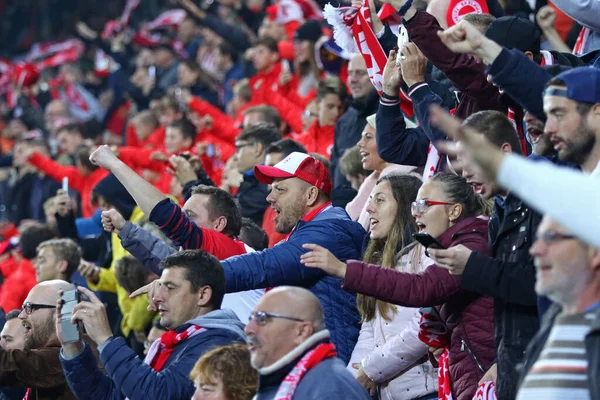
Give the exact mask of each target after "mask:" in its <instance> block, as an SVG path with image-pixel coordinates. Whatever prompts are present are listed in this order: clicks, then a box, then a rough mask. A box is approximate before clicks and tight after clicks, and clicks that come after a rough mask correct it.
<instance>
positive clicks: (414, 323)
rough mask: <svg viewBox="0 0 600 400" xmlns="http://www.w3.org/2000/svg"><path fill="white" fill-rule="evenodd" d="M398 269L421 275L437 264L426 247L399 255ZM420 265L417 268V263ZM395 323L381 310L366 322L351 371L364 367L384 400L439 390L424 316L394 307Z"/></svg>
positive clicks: (396, 399)
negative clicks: (423, 335)
mask: <svg viewBox="0 0 600 400" xmlns="http://www.w3.org/2000/svg"><path fill="white" fill-rule="evenodd" d="M398 258H399V259H398V262H397V263H396V270H398V271H403V272H421V271H423V270H424V269H425V268H426V267H427V266H428V265H430V264H433V261H432V260H431V259H430V258H428V257H426V256H425V249H424V248H423V246H421V245H418V246H413V247H412V248H410V249H406V250H405V252H404V254H403V255H402V254H398ZM414 263H417V264H418V265H415V266H414V267H413V264H414ZM394 307H395V308H396V311H397V313H396V314H394V315H393V317H392V320H391V321H387V320H386V319H384V318H383V317H382V316H381V315H380V314H379V311H377V314H376V316H375V319H373V320H371V321H369V322H363V324H362V327H361V330H360V335H359V337H358V342H357V343H356V347H355V348H354V351H353V352H352V357H351V358H350V363H349V364H348V367H347V368H348V370H350V371H351V372H352V373H353V374H354V375H355V376H356V372H357V370H356V369H355V368H354V367H353V364H357V363H360V364H362V367H363V370H364V371H365V374H366V375H367V376H368V377H369V378H370V379H371V380H373V381H375V382H376V383H377V384H378V385H379V389H380V396H381V397H380V398H381V399H384V400H392V399H394V400H410V399H415V398H418V397H421V396H424V395H426V394H428V393H431V394H435V393H437V390H438V383H437V373H436V371H434V369H433V367H432V365H431V364H430V363H429V361H427V359H426V355H427V346H426V345H425V344H424V343H423V342H421V341H420V340H419V338H418V336H417V335H418V332H419V320H420V317H421V316H420V314H419V311H418V309H417V308H409V307H401V306H394Z"/></svg>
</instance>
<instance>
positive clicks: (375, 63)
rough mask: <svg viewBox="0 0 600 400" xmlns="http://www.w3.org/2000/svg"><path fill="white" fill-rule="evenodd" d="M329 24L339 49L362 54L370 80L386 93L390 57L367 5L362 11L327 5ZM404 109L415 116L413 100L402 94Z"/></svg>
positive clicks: (384, 8)
mask: <svg viewBox="0 0 600 400" xmlns="http://www.w3.org/2000/svg"><path fill="white" fill-rule="evenodd" d="M390 7H391V6H389V5H387V4H385V5H384V7H382V9H381V11H380V13H382V14H387V13H389V12H388V11H389V8H390ZM323 15H324V16H325V19H326V20H327V22H328V23H329V24H330V25H332V26H333V37H334V39H335V42H336V44H337V45H338V46H340V47H341V48H342V49H344V50H346V51H348V52H350V53H354V54H356V53H360V54H361V55H362V56H363V59H364V60H365V64H366V65H367V71H368V73H369V79H370V80H371V83H372V84H373V86H374V87H375V89H377V91H378V92H379V93H381V91H382V90H383V69H384V68H385V65H386V64H387V61H388V57H387V55H386V54H385V51H384V50H383V47H381V44H380V43H379V40H377V35H376V34H375V32H373V28H372V26H371V11H370V10H369V5H368V3H367V2H365V3H363V5H362V7H361V8H360V9H358V8H355V7H339V8H335V7H333V6H332V5H331V4H326V5H325V9H324V12H323ZM400 98H401V100H402V101H401V103H400V108H402V111H404V113H405V114H406V115H407V116H408V117H412V116H413V115H414V110H413V105H412V101H411V100H410V98H409V97H408V96H406V95H405V94H404V93H402V91H401V92H400Z"/></svg>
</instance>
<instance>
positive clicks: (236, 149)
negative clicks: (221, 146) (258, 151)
mask: <svg viewBox="0 0 600 400" xmlns="http://www.w3.org/2000/svg"><path fill="white" fill-rule="evenodd" d="M248 146H254V143H252V142H247V143H236V144H235V151H240V150H241V149H243V148H244V147H248Z"/></svg>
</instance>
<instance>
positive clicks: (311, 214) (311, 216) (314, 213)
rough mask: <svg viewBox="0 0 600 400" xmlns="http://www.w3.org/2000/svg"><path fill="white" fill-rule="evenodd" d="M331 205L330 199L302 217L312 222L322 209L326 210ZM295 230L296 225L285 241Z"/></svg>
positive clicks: (303, 219) (286, 239)
mask: <svg viewBox="0 0 600 400" xmlns="http://www.w3.org/2000/svg"><path fill="white" fill-rule="evenodd" d="M329 207H332V205H331V202H330V201H328V202H327V203H325V204H323V205H322V206H321V207H318V208H315V209H314V210H312V211H311V212H309V213H308V214H306V215H305V216H304V217H302V221H304V222H310V221H312V220H313V219H314V218H315V217H316V216H317V215H319V213H320V212H321V211H324V210H325V209H326V208H329ZM296 226H297V225H296ZM295 230H296V227H294V229H292V231H291V232H290V233H288V235H287V236H286V237H285V241H286V242H287V241H288V239H289V238H290V236H292V233H294V231H295Z"/></svg>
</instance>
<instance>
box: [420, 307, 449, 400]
mask: <svg viewBox="0 0 600 400" xmlns="http://www.w3.org/2000/svg"><path fill="white" fill-rule="evenodd" d="M419 325H420V330H419V335H418V336H419V340H420V341H421V342H423V343H425V344H426V345H427V346H430V347H445V349H444V352H443V353H442V355H441V356H440V359H439V360H438V397H439V398H440V399H444V400H452V385H451V381H450V370H449V366H450V364H449V363H448V354H449V340H448V329H447V328H446V325H445V324H444V323H443V322H442V321H440V320H439V319H437V318H436V317H435V316H433V315H431V314H427V313H425V314H423V315H422V316H421V321H420V322H419Z"/></svg>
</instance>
